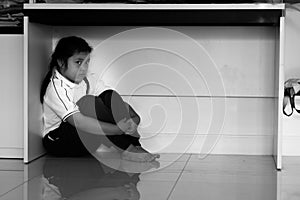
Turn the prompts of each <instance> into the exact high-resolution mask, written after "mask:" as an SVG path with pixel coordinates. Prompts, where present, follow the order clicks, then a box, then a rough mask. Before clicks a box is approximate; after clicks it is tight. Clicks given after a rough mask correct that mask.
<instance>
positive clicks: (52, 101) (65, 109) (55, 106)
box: [44, 80, 80, 122]
mask: <svg viewBox="0 0 300 200" xmlns="http://www.w3.org/2000/svg"><path fill="white" fill-rule="evenodd" d="M49 84H51V85H50V87H48V89H47V92H46V94H45V97H44V102H45V103H46V104H47V105H48V106H49V107H50V108H51V109H52V110H53V111H54V112H55V113H56V114H57V116H58V117H59V118H61V119H62V120H63V121H64V122H65V121H66V119H67V118H68V117H69V116H71V115H73V114H74V113H77V112H80V111H79V108H78V106H77V105H76V104H75V103H74V102H73V97H72V96H71V95H70V94H68V92H67V90H66V88H63V87H61V86H60V84H59V83H57V82H56V81H55V80H51V82H50V83H49Z"/></svg>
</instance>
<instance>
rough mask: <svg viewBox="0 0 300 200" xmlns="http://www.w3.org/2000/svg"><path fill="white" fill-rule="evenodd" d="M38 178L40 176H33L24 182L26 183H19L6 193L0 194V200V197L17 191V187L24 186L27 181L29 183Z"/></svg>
mask: <svg viewBox="0 0 300 200" xmlns="http://www.w3.org/2000/svg"><path fill="white" fill-rule="evenodd" d="M38 176H40V175H36V176H33V177H32V178H30V179H28V180H26V181H23V182H22V183H20V184H19V185H17V186H15V187H13V188H12V189H10V190H8V191H7V192H4V193H3V194H0V200H1V199H2V197H3V196H5V195H6V194H8V193H10V192H12V191H14V190H15V189H17V188H18V187H20V186H22V185H24V184H25V183H28V182H29V181H31V180H32V179H34V178H36V177H38Z"/></svg>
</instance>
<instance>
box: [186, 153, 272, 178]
mask: <svg viewBox="0 0 300 200" xmlns="http://www.w3.org/2000/svg"><path fill="white" fill-rule="evenodd" d="M184 171H185V172H191V173H203V172H204V171H205V172H206V173H217V174H220V173H221V174H254V175H255V174H266V173H270V174H272V173H274V172H275V171H276V169H275V164H274V161H273V158H272V157H271V156H231V155H222V156H220V155H209V156H207V157H205V158H198V155H192V156H191V158H190V160H189V162H188V163H187V165H186V167H185V168H184Z"/></svg>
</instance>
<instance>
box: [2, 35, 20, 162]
mask: <svg viewBox="0 0 300 200" xmlns="http://www.w3.org/2000/svg"><path fill="white" fill-rule="evenodd" d="M0 44H1V48H0V60H1V73H2V77H1V79H0V85H1V98H0V99H1V100H0V102H1V103H0V106H1V108H0V110H1V116H0V121H1V134H0V135H1V140H0V157H2V158H22V157H23V122H24V120H23V87H22V85H23V35H20V34H2V35H0Z"/></svg>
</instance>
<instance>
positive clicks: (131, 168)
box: [0, 154, 300, 200]
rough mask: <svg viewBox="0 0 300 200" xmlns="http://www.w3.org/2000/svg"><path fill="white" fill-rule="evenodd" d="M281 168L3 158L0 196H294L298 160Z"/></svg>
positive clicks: (114, 158) (88, 199)
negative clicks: (25, 160)
mask: <svg viewBox="0 0 300 200" xmlns="http://www.w3.org/2000/svg"><path fill="white" fill-rule="evenodd" d="M283 163H284V169H283V170H282V171H277V170H276V169H275V166H274V162H273V159H272V157H271V156H228V155H227V156H225V155H222V156H221V155H209V156H207V157H204V158H203V157H200V156H199V155H195V154H184V155H179V154H162V155H161V158H160V159H158V160H157V162H152V163H148V164H146V163H140V164H138V163H132V162H129V161H123V160H120V159H119V158H118V155H113V154H103V155H101V156H99V155H98V156H95V157H93V156H91V157H81V158H54V157H49V156H45V157H42V158H40V159H38V160H36V161H34V162H31V163H30V164H28V165H23V163H22V160H10V159H8V160H6V159H2V160H0V185H1V187H0V200H23V199H24V200H40V199H43V200H61V199H84V200H92V199H101V200H105V199H114V200H118V199H141V200H148V199H149V200H150V199H151V200H166V199H170V200H183V199H186V200H193V199H195V200H196V199H197V200H198V199H204V200H219V199H222V200H240V199H243V200H250V199H251V200H252V199H253V200H254V199H255V200H279V199H280V200H290V199H292V200H296V199H300V170H299V169H300V158H299V157H285V158H284V160H283Z"/></svg>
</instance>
